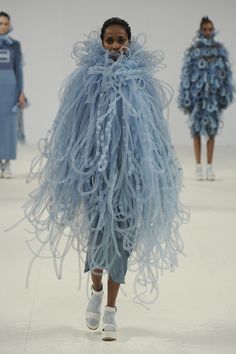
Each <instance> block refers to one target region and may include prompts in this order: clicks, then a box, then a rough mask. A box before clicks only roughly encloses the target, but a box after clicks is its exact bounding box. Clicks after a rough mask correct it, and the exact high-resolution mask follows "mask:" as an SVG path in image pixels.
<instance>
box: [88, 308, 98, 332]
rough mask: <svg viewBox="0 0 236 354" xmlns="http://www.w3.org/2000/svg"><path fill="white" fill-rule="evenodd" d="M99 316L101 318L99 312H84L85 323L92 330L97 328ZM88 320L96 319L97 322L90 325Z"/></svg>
mask: <svg viewBox="0 0 236 354" xmlns="http://www.w3.org/2000/svg"><path fill="white" fill-rule="evenodd" d="M100 318H101V314H99V313H95V312H86V325H87V327H88V329H91V330H92V331H94V330H95V329H98V327H99V324H100ZM89 320H96V321H98V323H97V324H95V325H92V324H90V323H89Z"/></svg>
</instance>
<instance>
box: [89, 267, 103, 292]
mask: <svg viewBox="0 0 236 354" xmlns="http://www.w3.org/2000/svg"><path fill="white" fill-rule="evenodd" d="M102 274H103V270H101V269H92V270H91V279H92V282H93V288H94V290H96V291H100V290H102Z"/></svg>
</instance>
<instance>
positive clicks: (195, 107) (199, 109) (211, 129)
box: [179, 31, 234, 137]
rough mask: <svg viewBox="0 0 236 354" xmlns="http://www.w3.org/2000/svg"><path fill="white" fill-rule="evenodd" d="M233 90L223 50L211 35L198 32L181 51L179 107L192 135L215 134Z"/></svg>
mask: <svg viewBox="0 0 236 354" xmlns="http://www.w3.org/2000/svg"><path fill="white" fill-rule="evenodd" d="M233 91H234V87H233V79H232V72H231V66H230V62H229V56H228V52H227V50H226V49H225V48H224V46H223V45H222V44H221V43H219V42H216V41H215V39H214V35H213V36H212V37H211V38H209V39H207V38H205V37H204V36H203V34H202V33H201V31H199V33H198V36H197V38H196V40H195V43H194V44H193V45H192V46H191V47H190V48H189V49H188V50H187V51H186V52H185V56H184V64H183V68H182V74H181V83H180V94H179V107H180V108H183V109H184V110H185V112H188V113H189V119H188V125H189V128H190V131H191V135H192V136H195V135H204V136H208V137H213V136H215V135H216V134H217V132H218V129H219V127H220V126H221V113H222V111H223V110H224V109H225V108H227V107H228V105H229V104H230V103H231V102H232V100H233Z"/></svg>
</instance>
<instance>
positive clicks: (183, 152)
mask: <svg viewBox="0 0 236 354" xmlns="http://www.w3.org/2000/svg"><path fill="white" fill-rule="evenodd" d="M35 152H36V151H35V149H34V148H33V147H30V146H23V147H20V149H19V156H18V160H17V161H16V162H14V164H13V165H12V169H13V171H14V174H15V176H14V178H13V179H11V180H5V179H0V218H1V226H0V227H1V234H0V278H1V285H0V353H1V354H23V353H24V354H25V353H26V354H39V353H40V354H41V353H43V354H49V353H53V354H56V353H67V354H75V353H88V354H90V353H96V354H99V353H103V354H104V353H131V354H132V353H142V354H144V353H149V354H154V353H160V354H162V353H165V354H172V353H173V354H182V353H183V354H208V353H209V354H213V353H214V354H218V353H222V354H223V353H224V354H233V353H236V336H235V334H236V306H235V305H236V300H235V299H236V231H235V230H236V198H235V195H236V159H235V156H236V148H233V147H217V150H216V158H215V160H216V163H215V171H216V174H217V179H216V181H215V182H208V181H202V182H197V181H195V180H194V178H193V169H194V164H193V159H192V150H191V148H190V147H186V148H184V147H179V148H177V152H178V155H179V157H180V160H181V162H182V164H183V168H184V174H185V188H184V190H183V198H182V199H183V201H184V202H185V204H187V205H189V206H190V207H191V213H192V217H191V222H190V223H189V224H188V225H186V226H184V227H183V228H182V235H183V238H184V241H185V252H186V255H187V256H186V257H183V258H182V259H181V260H180V267H179V268H178V269H177V270H176V271H175V272H174V273H165V274H164V276H162V277H161V279H160V297H159V300H158V302H157V303H156V304H155V305H153V306H152V307H151V309H150V310H146V309H144V308H142V307H141V306H139V305H136V304H134V303H133V301H132V287H131V286H129V284H131V281H129V280H131V278H132V276H133V274H128V276H127V284H126V285H125V286H124V287H123V289H124V291H125V293H126V295H125V294H124V293H123V292H121V293H120V296H119V301H118V314H117V321H118V324H119V339H118V340H117V341H116V342H112V343H107V342H102V341H101V335H100V334H101V333H100V331H99V330H98V331H95V332H89V331H88V330H87V329H86V327H85V325H84V311H85V307H86V304H87V298H86V289H87V278H86V276H84V277H83V282H82V289H81V290H80V291H78V273H77V259H76V255H75V254H74V253H71V254H70V256H69V257H68V258H67V259H66V261H65V267H64V277H63V279H62V280H61V281H58V280H57V279H56V277H55V274H54V270H53V266H52V263H51V261H40V260H39V261H37V262H36V264H35V266H34V268H33V272H32V275H31V282H30V288H29V289H28V290H27V289H25V288H24V281H25V276H26V271H27V266H28V263H29V260H30V254H29V252H28V249H27V248H26V246H25V243H24V240H25V239H26V238H28V237H29V235H28V234H27V231H26V229H27V228H29V225H28V224H27V223H26V222H22V223H21V224H20V225H19V226H18V227H16V228H14V229H13V230H11V231H9V232H8V233H5V232H3V230H4V229H6V228H8V227H9V226H11V225H13V224H14V223H15V222H16V221H17V220H19V219H20V218H21V217H22V215H23V214H22V209H21V205H22V204H23V203H24V201H25V200H26V196H27V194H28V192H29V191H30V190H32V189H33V187H34V186H33V185H27V184H26V183H25V175H26V173H27V171H28V169H29V163H30V160H31V159H32V157H33V156H34V155H35Z"/></svg>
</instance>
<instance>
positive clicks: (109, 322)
mask: <svg viewBox="0 0 236 354" xmlns="http://www.w3.org/2000/svg"><path fill="white" fill-rule="evenodd" d="M141 38H142V37H140V36H138V37H137V38H135V37H131V29H130V26H129V25H128V23H127V22H126V21H124V20H122V19H120V18H111V19H108V20H107V21H106V22H105V23H104V24H103V27H102V29H101V33H100V35H99V34H98V33H97V32H92V33H91V34H90V35H89V36H87V37H86V40H85V41H83V42H78V43H77V44H76V45H75V46H74V50H73V57H74V58H75V60H76V61H77V63H78V67H77V68H76V69H75V70H74V71H73V73H72V74H71V75H70V76H69V78H68V79H67V80H66V81H65V84H64V87H63V89H62V92H61V103H60V107H59V110H58V114H57V116H56V119H55V121H54V123H53V126H52V129H51V130H50V131H49V134H48V136H47V137H46V138H45V139H42V140H41V143H40V144H39V146H40V154H39V155H38V156H37V157H35V159H34V160H33V163H32V170H31V174H29V177H28V180H29V181H31V180H32V179H34V178H38V181H39V186H38V187H37V189H36V190H35V191H34V192H32V193H31V195H30V198H29V200H28V201H27V202H26V204H25V216H26V217H27V218H28V220H29V221H30V222H31V224H32V225H33V227H34V232H35V238H34V239H32V240H29V241H28V246H29V247H30V250H31V251H32V252H33V253H34V256H33V258H32V261H31V264H30V267H29V272H28V276H29V274H30V270H31V266H32V263H33V261H34V260H35V259H36V257H46V258H47V257H53V259H54V266H55V271H56V273H57V276H58V278H61V276H62V266H63V261H64V258H65V256H66V255H67V253H68V251H69V250H70V249H71V248H73V249H75V250H76V251H77V253H78V256H79V261H81V259H82V260H83V259H84V255H85V268H84V271H85V272H89V271H90V272H91V280H92V287H91V297H90V299H89V303H88V306H87V309H86V324H87V326H88V328H89V329H92V330H95V329H97V328H98V326H99V323H100V317H101V311H100V310H101V304H102V297H103V294H104V287H103V283H102V276H103V272H104V271H106V272H107V273H108V285H107V303H106V307H105V312H104V316H103V327H102V328H103V330H102V339H103V340H114V339H116V338H117V326H116V321H115V314H116V299H117V295H118V291H119V287H120V284H121V283H125V276H126V272H127V269H128V268H129V269H130V270H131V271H134V272H135V278H134V295H135V301H138V302H139V303H143V304H144V303H152V302H153V301H155V300H156V298H157V296H158V274H159V270H163V269H169V270H173V269H174V268H175V267H176V266H177V265H178V255H179V254H181V253H182V252H183V241H182V239H181V237H180V234H179V227H180V225H181V224H182V223H184V222H187V220H188V210H186V209H185V208H184V207H183V206H182V204H181V203H180V200H179V193H180V189H181V186H182V169H181V167H180V165H179V163H178V160H177V158H176V156H175V153H174V149H173V146H172V145H171V141H170V136H169V132H168V128H167V123H166V120H165V118H164V116H163V109H164V108H165V107H166V105H167V104H168V101H169V97H168V92H169V91H167V90H166V85H165V86H163V83H162V81H159V80H158V79H156V78H155V76H154V74H155V73H156V72H157V71H158V70H159V69H160V68H161V67H162V66H163V63H162V61H163V54H162V52H159V51H158V52H151V51H148V50H146V49H145V48H144V45H143V43H141ZM38 243H39V247H38V248H37V246H36V245H37V244H38Z"/></svg>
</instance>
